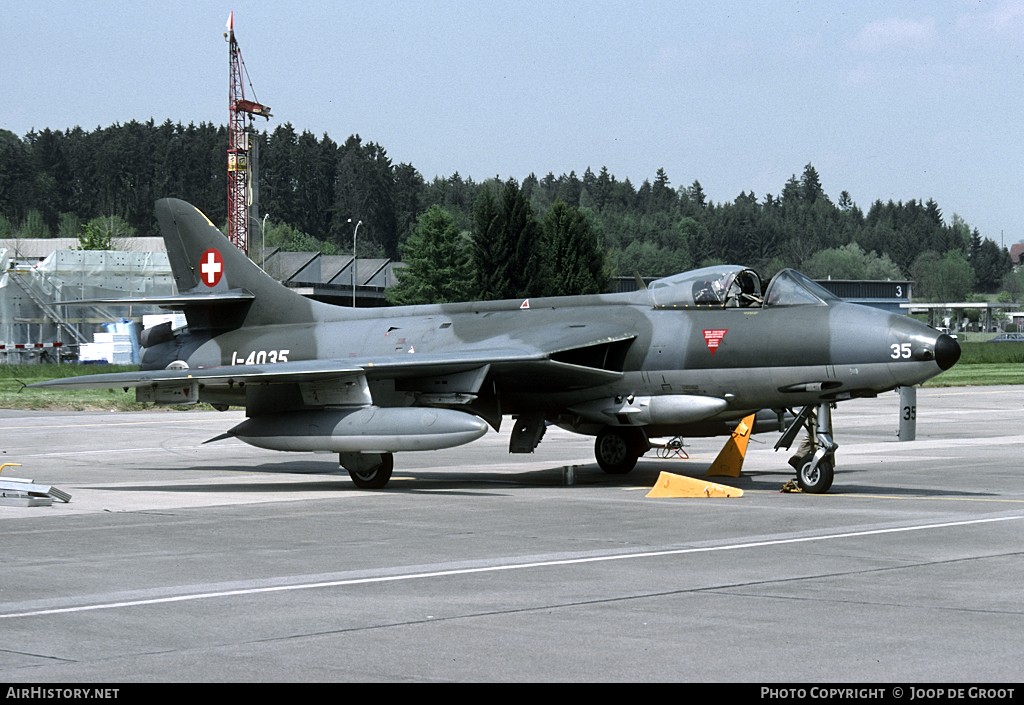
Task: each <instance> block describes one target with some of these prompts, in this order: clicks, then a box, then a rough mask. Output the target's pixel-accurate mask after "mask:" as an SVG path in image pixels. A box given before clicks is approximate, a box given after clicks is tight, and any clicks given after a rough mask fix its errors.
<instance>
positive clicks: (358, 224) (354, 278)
mask: <svg viewBox="0 0 1024 705" xmlns="http://www.w3.org/2000/svg"><path fill="white" fill-rule="evenodd" d="M348 222H350V223H351V222H352V219H351V218H349V219H348ZM362 224H363V221H361V220H360V221H359V222H358V223H356V229H355V230H353V231H352V308H355V307H356V234H357V233H358V232H359V226H360V225H362Z"/></svg>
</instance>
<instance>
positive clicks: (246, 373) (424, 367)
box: [28, 348, 622, 389]
mask: <svg viewBox="0 0 1024 705" xmlns="http://www.w3.org/2000/svg"><path fill="white" fill-rule="evenodd" d="M485 366H489V369H490V370H491V371H492V372H494V373H495V374H498V375H502V376H504V377H509V376H511V377H514V378H518V377H520V376H522V377H524V378H526V377H529V378H530V379H532V380H537V379H543V380H545V381H547V382H549V383H554V384H555V385H556V386H558V387H561V388H567V389H572V388H581V387H588V386H594V385H597V384H604V383H608V382H611V381H615V380H617V379H619V378H620V377H621V376H622V373H621V372H615V371H609V370H603V369H596V368H593V367H588V366H586V365H578V364H573V363H571V362H561V361H558V360H554V359H551V353H548V352H542V351H529V350H523V349H518V348H509V349H483V350H467V351H456V352H446V353H431V354H407V355H385V356H379V357H361V358H351V359H348V360H300V361H295V362H278V363H270V364H263V365H224V366H218V367H198V368H192V369H167V370H140V371H139V372H116V373H112V374H94V375H82V376H79V377H63V378H60V379H52V380H48V381H45V382H37V383H35V384H31V385H28V386H29V387H30V388H39V389H122V388H123V389H128V388H133V387H150V386H162V385H169V384H178V383H181V382H191V381H197V382H200V383H202V384H203V385H205V386H216V385H229V386H230V385H235V384H240V383H244V384H287V383H299V382H317V381H322V380H338V379H344V378H346V377H356V376H360V375H365V376H366V378H367V379H368V380H376V379H396V380H401V379H415V378H431V377H437V376H443V375H453V374H459V373H463V372H469V371H472V370H477V369H481V368H483V367H485Z"/></svg>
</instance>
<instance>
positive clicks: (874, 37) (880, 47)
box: [853, 17, 938, 52]
mask: <svg viewBox="0 0 1024 705" xmlns="http://www.w3.org/2000/svg"><path fill="white" fill-rule="evenodd" d="M937 37H938V33H937V31H936V29H935V20H934V19H932V18H930V17H929V18H926V19H923V20H908V19H902V18H898V17H893V18H890V19H887V20H878V21H877V22H869V23H868V24H866V25H865V26H864V27H863V28H862V29H861V31H860V32H859V33H858V34H857V36H856V38H854V40H853V46H854V48H856V49H860V50H861V51H866V52H878V51H885V50H887V49H897V50H899V49H915V50H916V49H925V48H927V47H929V46H931V45H932V44H933V43H934V41H935V39H936V38H937Z"/></svg>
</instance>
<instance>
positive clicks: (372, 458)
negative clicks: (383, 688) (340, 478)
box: [338, 453, 395, 490]
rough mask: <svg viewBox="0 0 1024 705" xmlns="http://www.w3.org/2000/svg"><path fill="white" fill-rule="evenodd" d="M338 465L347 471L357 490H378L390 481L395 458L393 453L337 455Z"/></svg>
mask: <svg viewBox="0 0 1024 705" xmlns="http://www.w3.org/2000/svg"><path fill="white" fill-rule="evenodd" d="M338 463H339V464H340V465H341V467H343V468H345V469H346V470H348V475H349V477H351V478H352V482H354V483H356V487H358V488H359V489H361V490H379V489H382V488H383V487H384V486H385V485H386V484H388V480H390V479H391V473H392V472H394V469H395V456H394V454H393V453H339V454H338Z"/></svg>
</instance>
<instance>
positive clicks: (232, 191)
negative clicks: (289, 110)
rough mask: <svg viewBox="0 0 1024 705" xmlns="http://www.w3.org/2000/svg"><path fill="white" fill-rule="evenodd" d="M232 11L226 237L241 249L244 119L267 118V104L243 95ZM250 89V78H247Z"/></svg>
mask: <svg viewBox="0 0 1024 705" xmlns="http://www.w3.org/2000/svg"><path fill="white" fill-rule="evenodd" d="M234 25H235V13H234V12H233V11H232V12H231V14H230V15H229V16H228V24H227V27H228V31H227V32H225V33H224V38H225V39H226V40H227V42H228V66H229V69H230V74H229V75H230V85H229V92H228V115H229V119H228V239H229V240H231V242H233V243H234V244H235V246H236V247H237V248H238V249H240V250H241V251H242V252H245V253H246V254H248V252H249V238H248V232H249V177H250V170H249V134H248V132H247V130H246V119H247V118H248V120H249V121H250V122H251V121H252V119H253V117H254V116H256V115H258V116H260V117H262V118H266V119H270V117H271V116H270V108H269V107H268V106H266V105H261V104H260V103H257V102H256V101H255V100H249V99H247V98H246V97H245V85H244V84H243V82H242V74H243V73H245V74H246V80H247V81H248V72H246V70H245V63H244V62H243V61H242V50H241V49H240V48H239V46H238V41H237V40H236V39H235V26H234ZM249 89H250V91H251V92H252V94H253V98H255V97H256V95H255V93H256V92H255V91H254V90H252V82H251V81H249Z"/></svg>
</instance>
